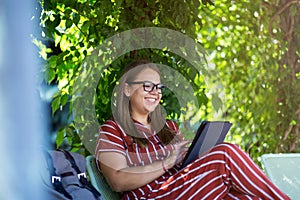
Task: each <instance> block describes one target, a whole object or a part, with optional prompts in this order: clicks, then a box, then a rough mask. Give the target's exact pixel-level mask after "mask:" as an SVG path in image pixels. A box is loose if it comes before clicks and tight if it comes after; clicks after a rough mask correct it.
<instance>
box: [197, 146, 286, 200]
mask: <svg viewBox="0 0 300 200" xmlns="http://www.w3.org/2000/svg"><path fill="white" fill-rule="evenodd" d="M205 157H206V158H209V160H223V161H224V164H223V165H220V164H219V165H216V166H215V167H216V168H217V169H218V171H219V172H220V173H221V174H222V178H223V180H224V183H225V184H226V185H227V187H229V188H230V191H234V190H235V191H237V192H240V193H243V194H249V195H250V196H253V197H259V198H261V199H289V197H288V196H287V195H285V194H284V193H283V192H281V191H280V190H279V189H278V188H277V187H276V186H275V185H274V184H273V183H272V182H271V181H270V180H269V179H268V177H267V176H266V175H265V174H264V173H263V172H262V170H261V169H260V168H259V167H258V166H257V165H256V164H255V163H254V162H253V161H252V159H251V158H250V157H249V156H248V154H246V153H245V152H243V151H242V150H241V148H240V147H239V146H237V145H233V144H228V143H223V144H220V145H217V146H216V147H214V148H213V149H212V150H211V151H210V152H209V153H208V154H207V155H205V156H204V159H205ZM222 157H223V158H222ZM200 159H201V158H200ZM230 191H229V194H230Z"/></svg>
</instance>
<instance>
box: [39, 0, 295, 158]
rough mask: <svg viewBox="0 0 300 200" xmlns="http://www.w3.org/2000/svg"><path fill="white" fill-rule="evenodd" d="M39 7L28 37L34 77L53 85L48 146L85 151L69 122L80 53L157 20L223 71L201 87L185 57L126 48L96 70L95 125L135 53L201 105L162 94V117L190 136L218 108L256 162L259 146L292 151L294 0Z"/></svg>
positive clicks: (71, 1)
mask: <svg viewBox="0 0 300 200" xmlns="http://www.w3.org/2000/svg"><path fill="white" fill-rule="evenodd" d="M40 5H41V15H40V16H38V17H39V18H40V22H41V27H42V30H43V32H42V33H41V36H36V39H35V41H34V42H35V43H36V45H38V46H39V47H40V49H41V50H40V54H41V56H42V57H43V58H44V59H45V60H46V61H47V62H46V65H45V67H44V70H43V72H42V76H41V77H44V78H43V80H41V82H42V83H46V84H47V85H50V86H54V87H55V88H56V87H57V91H56V92H55V94H53V99H52V101H51V107H52V118H53V121H54V122H55V121H56V123H55V124H56V126H55V127H54V128H53V132H54V139H55V147H57V148H68V149H71V150H73V151H81V152H82V153H83V154H89V153H92V152H88V151H87V150H86V148H85V146H84V145H83V144H82V138H80V137H79V135H78V132H80V131H82V130H81V129H82V127H80V128H79V127H76V126H75V124H74V123H73V122H74V121H73V118H72V112H71V111H72V106H73V105H72V103H73V101H74V98H75V96H74V94H75V91H74V88H73V86H74V81H75V80H76V78H77V77H78V76H79V75H80V70H81V67H82V63H83V61H84V59H85V58H86V57H87V56H89V55H90V54H91V52H92V51H93V50H94V49H95V48H96V47H97V46H99V45H101V44H102V42H103V41H104V40H105V39H107V38H109V37H111V36H113V35H115V34H116V33H120V32H122V31H126V30H130V29H133V28H138V27H163V28H169V29H172V30H176V31H179V32H181V33H183V34H185V35H187V36H188V37H191V38H193V39H194V40H195V42H197V43H199V44H201V45H202V46H203V47H204V48H205V50H206V51H207V53H208V57H209V63H208V64H209V66H210V68H211V70H214V71H215V73H218V77H221V78H220V79H214V77H210V82H211V83H212V84H211V85H206V84H205V82H204V78H203V77H202V76H201V75H200V74H199V73H197V71H195V70H193V68H192V67H191V66H190V64H189V63H188V62H187V61H186V60H184V59H183V58H181V57H180V56H178V55H175V54H173V53H171V52H168V51H167V50H157V49H143V50H135V51H131V52H129V53H128V54H125V55H123V56H121V57H120V58H119V59H117V60H116V61H114V62H113V63H111V64H110V65H109V66H108V67H107V68H106V70H105V71H104V72H103V73H102V74H103V77H102V78H101V80H100V82H99V84H98V87H97V96H96V97H95V99H94V102H95V109H96V115H97V119H98V121H99V123H101V122H103V121H104V120H105V119H107V118H108V116H110V114H111V108H110V97H111V94H112V90H113V85H114V84H115V82H116V81H117V80H118V78H119V77H120V73H121V71H122V67H123V66H124V65H126V64H127V63H128V62H130V61H131V60H132V59H135V58H140V57H142V58H147V59H149V60H152V61H153V62H156V63H162V64H165V65H168V66H171V67H172V68H174V69H175V70H177V71H179V72H180V73H181V74H183V75H184V76H185V77H186V78H187V79H188V80H190V83H191V84H192V86H193V89H194V91H195V96H196V97H197V101H198V103H199V105H200V106H201V110H199V112H197V113H194V114H190V113H189V112H188V110H189V108H180V105H179V104H178V102H177V101H176V99H175V100H171V98H169V97H172V95H174V94H172V92H171V91H168V92H167V93H166V94H165V95H164V100H163V105H165V106H166V110H167V113H168V116H169V117H170V118H172V119H176V120H178V121H179V122H180V123H181V127H182V129H183V130H184V131H186V133H187V136H188V137H192V135H191V132H192V131H193V129H194V128H195V127H196V125H197V122H199V120H203V119H215V118H216V116H214V115H213V114H212V112H211V110H212V109H217V110H219V114H220V115H219V116H218V117H221V118H222V119H228V120H230V121H231V122H233V124H234V126H233V128H232V130H231V132H230V133H231V134H230V135H229V136H228V137H227V140H228V141H231V142H235V143H238V144H239V145H241V147H242V148H243V149H244V150H245V151H247V152H248V153H249V154H250V156H251V157H252V158H253V159H254V160H256V161H259V157H260V156H261V155H262V154H263V153H278V152H299V151H300V149H299V122H300V106H299V105H300V102H299V101H300V98H299V95H300V94H299V93H300V88H299V87H300V84H299V78H300V61H299V60H300V58H299V57H300V53H299V49H300V30H299V29H300V27H299V26H297V24H300V10H299V9H300V3H299V1H296V0H294V1H291V0H280V1H277V0H276V1H275V0H270V1H262V0H256V1H251V2H250V1H246V0H242V1H225V0H215V1H209V0H207V1H200V0H191V1H189V2H184V1H172V0H165V1H160V0H158V1H152V0H149V1H144V0H141V1H133V0H102V1H97V0H57V1H55V0H41V1H40ZM178 45H179V46H180V44H178ZM210 87H220V88H221V89H222V90H224V92H225V94H224V95H225V96H224V97H222V98H220V97H219V96H216V95H214V94H209V93H208V92H207V91H209V90H210V89H211V88H210ZM220 104H222V107H220ZM66 112H67V114H65V113H66ZM182 113H184V116H183V114H182ZM58 119H59V120H60V121H62V122H60V123H57V120H58ZM83 121H84V120H83ZM86 123H87V124H88V122H86ZM57 124H58V125H57ZM83 127H84V128H86V127H87V126H83Z"/></svg>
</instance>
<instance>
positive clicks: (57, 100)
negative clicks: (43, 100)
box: [51, 96, 61, 116]
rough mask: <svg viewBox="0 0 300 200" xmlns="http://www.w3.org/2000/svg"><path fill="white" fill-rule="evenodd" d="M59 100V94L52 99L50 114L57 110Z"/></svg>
mask: <svg viewBox="0 0 300 200" xmlns="http://www.w3.org/2000/svg"><path fill="white" fill-rule="evenodd" d="M60 100H61V96H58V97H56V98H54V99H53V101H52V103H51V107H52V116H53V115H54V113H55V112H56V111H57V109H58V108H59V107H60V102H61V101H60Z"/></svg>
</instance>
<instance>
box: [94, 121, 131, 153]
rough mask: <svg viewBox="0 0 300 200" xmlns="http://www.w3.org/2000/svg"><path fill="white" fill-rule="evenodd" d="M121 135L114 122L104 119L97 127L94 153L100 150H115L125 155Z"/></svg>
mask: <svg viewBox="0 0 300 200" xmlns="http://www.w3.org/2000/svg"><path fill="white" fill-rule="evenodd" d="M122 135H123V133H122V131H121V129H120V128H119V127H118V125H117V123H116V122H114V121H112V120H108V121H106V122H105V123H104V124H103V125H102V126H101V127H100V129H99V135H98V140H97V146H96V155H97V154H98V153H100V152H117V153H121V154H123V155H126V153H125V147H124V142H123V137H122Z"/></svg>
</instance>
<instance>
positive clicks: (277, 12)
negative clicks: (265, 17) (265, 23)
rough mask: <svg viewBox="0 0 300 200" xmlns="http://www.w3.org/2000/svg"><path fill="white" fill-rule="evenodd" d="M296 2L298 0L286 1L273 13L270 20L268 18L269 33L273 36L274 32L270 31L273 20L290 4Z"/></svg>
mask: <svg viewBox="0 0 300 200" xmlns="http://www.w3.org/2000/svg"><path fill="white" fill-rule="evenodd" d="M296 3H298V0H293V1H290V2H288V3H286V4H285V5H284V6H282V7H280V8H279V9H278V10H277V11H276V12H275V14H274V15H273V16H272V18H271V20H270V24H269V34H271V36H272V37H274V34H273V32H272V27H273V22H274V21H275V19H276V18H277V17H278V16H279V15H280V14H281V13H282V12H284V11H285V10H286V9H288V8H289V7H290V6H291V5H292V4H296Z"/></svg>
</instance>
